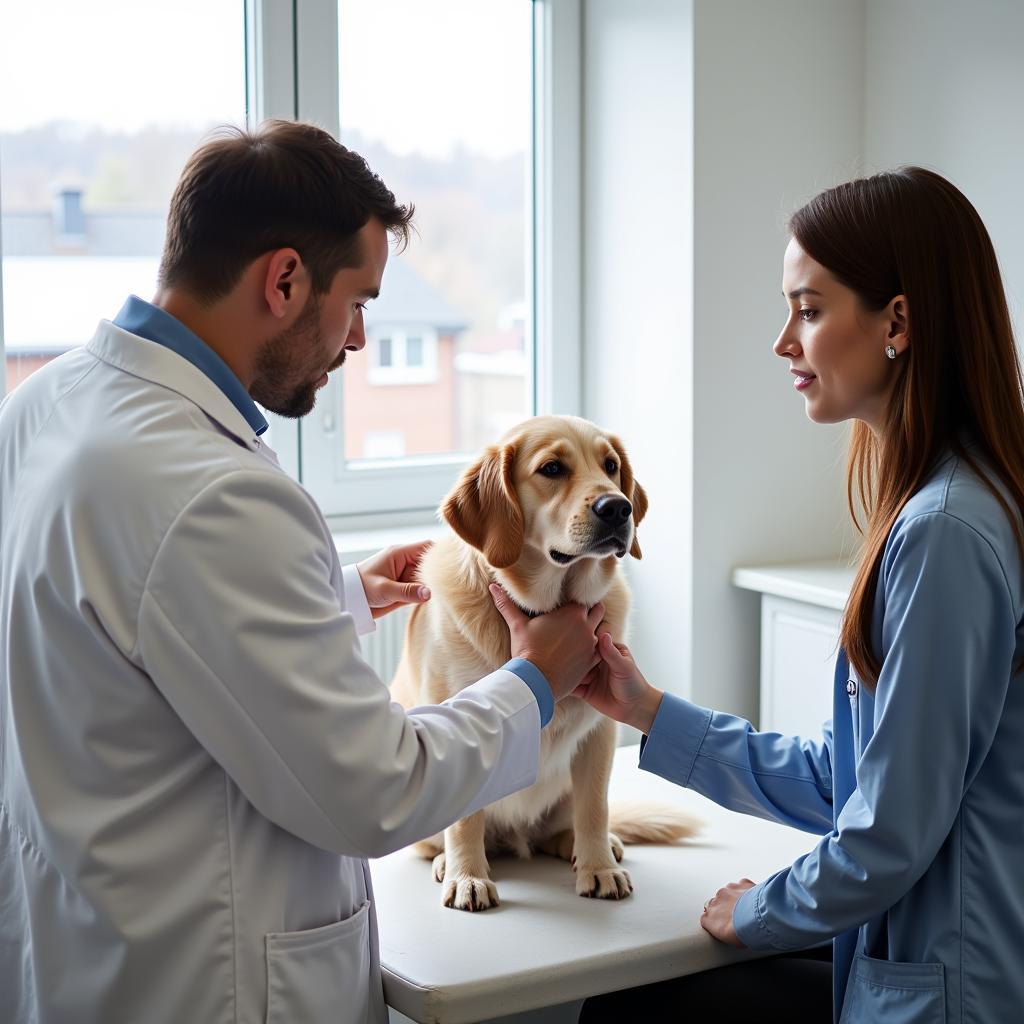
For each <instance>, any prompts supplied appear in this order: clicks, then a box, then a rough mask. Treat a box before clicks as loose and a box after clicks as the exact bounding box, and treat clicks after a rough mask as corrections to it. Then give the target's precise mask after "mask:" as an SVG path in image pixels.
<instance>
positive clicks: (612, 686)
mask: <svg viewBox="0 0 1024 1024" xmlns="http://www.w3.org/2000/svg"><path fill="white" fill-rule="evenodd" d="M597 652H598V654H599V655H600V656H601V661H600V663H599V664H598V665H597V666H595V667H594V668H593V669H592V670H591V671H590V672H589V673H588V675H587V677H586V678H585V679H584V680H583V682H582V683H580V685H579V686H578V687H577V689H576V696H577V697H582V698H583V699H584V700H585V701H586V702H587V703H588V704H590V705H591V707H594V708H596V709H597V710H598V711H600V712H601V714H603V715H607V716H608V717H609V718H614V719H615V721H617V722H625V723H626V725H631V726H633V728H634V729H639V730H640V731H641V732H642V733H649V732H650V731H651V725H652V723H653V722H654V716H655V715H656V714H657V713H658V708H659V707H660V706H661V698H662V697H663V696H664V693H663V692H662V691H661V690H659V689H657V688H656V687H654V686H651V684H650V683H649V682H647V680H646V679H645V678H644V676H643V673H642V672H641V671H640V669H638V668H637V666H636V662H635V661H634V660H633V655H632V654H631V653H630V650H629V648H628V647H627V646H626V645H625V644H616V643H614V642H613V641H612V635H611V633H607V632H601V633H600V635H599V636H598V644H597Z"/></svg>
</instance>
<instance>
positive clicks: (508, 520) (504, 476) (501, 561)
mask: <svg viewBox="0 0 1024 1024" xmlns="http://www.w3.org/2000/svg"><path fill="white" fill-rule="evenodd" d="M515 461H516V448H515V445H511V444H506V445H495V446H493V447H491V448H488V449H487V451H485V452H484V454H483V455H482V456H481V457H480V458H479V459H478V460H477V461H476V462H474V463H473V465H472V466H470V467H469V468H468V469H467V470H466V471H465V472H464V473H463V474H462V476H461V478H460V479H459V482H458V483H457V484H456V485H455V488H454V489H453V490H452V492H451V493H450V494H449V495H448V497H447V498H445V500H444V503H443V504H442V505H441V515H442V516H444V519H445V521H446V522H447V523H448V525H449V526H450V527H451V528H452V529H453V530H454V531H455V532H456V533H457V534H458V535H459V536H460V537H461V538H462V539H463V540H464V541H465V542H466V543H467V544H469V545H471V546H472V547H474V548H476V549H477V550H478V551H481V552H483V556H484V558H486V559H487V561H488V562H489V563H490V564H491V565H492V566H494V568H495V569H507V568H508V567H509V566H510V565H513V564H514V563H516V562H518V561H519V556H520V555H521V554H522V553H523V510H522V508H521V507H520V505H519V499H518V498H517V497H516V492H515V487H514V486H513V481H512V471H513V468H514V466H515Z"/></svg>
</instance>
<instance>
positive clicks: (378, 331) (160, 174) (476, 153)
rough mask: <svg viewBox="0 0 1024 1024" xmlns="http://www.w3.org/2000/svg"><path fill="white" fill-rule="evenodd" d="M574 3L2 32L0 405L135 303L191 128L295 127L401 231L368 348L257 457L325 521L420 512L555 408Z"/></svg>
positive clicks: (253, 8) (70, 18) (573, 367)
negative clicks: (386, 207) (513, 431)
mask: <svg viewBox="0 0 1024 1024" xmlns="http://www.w3.org/2000/svg"><path fill="white" fill-rule="evenodd" d="M579 2H580V0H486V2H481V0H431V2H429V3H428V2H424V0H179V2H178V3H176V4H175V5H174V6H173V10H172V9H171V8H169V7H168V6H167V3H166V0H91V2H89V3H80V2H78V0H51V2H49V3H47V4H41V5H35V6H32V5H29V6H27V7H23V8H20V9H19V12H18V17H17V18H15V19H8V21H7V23H6V24H5V26H4V30H3V33H2V34H0V97H3V102H0V214H2V217H0V246H2V249H0V253H2V276H0V285H2V290H0V298H2V304H0V313H2V315H0V328H2V330H0V355H2V357H3V358H2V359H0V367H2V368H3V369H4V370H5V371H6V387H7V389H11V388H14V387H17V386H18V384H19V383H20V382H21V381H22V380H24V379H25V377H26V376H27V375H28V374H30V373H31V372H33V371H34V370H35V369H37V368H38V367H39V366H41V365H43V364H44V363H45V362H46V361H47V360H49V359H52V358H54V357H55V356H57V355H59V354H60V353H61V352H63V351H66V350H67V349H69V348H71V347H73V346H75V345H80V344H83V343H84V342H86V341H87V340H88V339H89V338H90V337H91V336H92V333H93V331H94V330H95V327H96V323H97V321H98V320H99V319H100V318H102V317H108V318H109V317H112V316H114V315H115V314H116V312H117V310H118V309H119V308H120V305H121V303H122V302H123V301H124V299H125V297H126V296H127V295H128V294H130V293H135V294H138V295H140V296H142V297H143V298H146V299H148V298H150V297H151V296H152V295H153V293H154V290H155V283H156V269H157V264H158V259H159V255H160V251H161V248H162V244H163V236H164V230H165V218H166V212H167V204H168V201H169V198H170V195H171V192H172V190H173V188H174V184H175V182H176V180H177V177H178V175H179V173H180V171H181V168H182V166H183V165H184V162H185V159H186V158H187V156H188V155H189V153H190V152H191V151H192V150H193V149H194V148H195V146H196V145H197V144H198V143H199V142H200V140H201V139H202V138H203V136H204V135H205V134H206V133H207V131H208V130H209V129H210V128H212V127H214V126H216V125H218V124H223V123H231V124H242V123H244V122H245V121H246V120H247V119H248V121H249V123H255V122H258V121H260V120H262V119H264V118H266V117H283V118H300V119H303V120H310V121H313V122H315V123H318V124H320V125H322V126H323V127H325V128H327V129H328V130H330V131H331V132H332V133H335V134H337V135H338V137H339V138H340V139H341V141H342V142H343V143H344V144H346V145H348V146H349V147H351V148H353V149H355V150H357V151H359V152H360V153H362V154H363V155H364V156H365V157H366V158H367V160H368V161H369V163H370V165H371V166H372V167H373V168H374V169H375V170H376V171H377V172H378V173H379V174H380V175H381V177H382V178H383V179H384V181H385V182H386V183H387V184H388V185H389V186H390V187H391V188H392V190H393V191H394V192H395V193H396V195H397V196H398V198H399V199H400V200H401V201H402V202H412V203H414V204H415V206H416V210H417V215H416V228H417V230H416V232H415V233H414V235H413V237H412V240H411V243H410V245H409V247H408V249H407V250H406V251H405V252H403V253H401V254H393V255H392V256H391V258H390V260H389V263H388V268H387V271H386V273H385V277H384V282H383V289H382V293H381V296H380V298H379V299H378V300H377V301H375V302H373V303H372V304H371V306H370V308H369V311H368V314H367V317H366V324H367V333H368V344H367V348H366V351H365V352H362V353H360V354H358V355H357V356H354V357H352V358H350V359H349V360H348V362H347V363H346V366H345V368H344V370H342V371H341V372H340V373H338V374H335V378H336V379H334V380H332V381H331V384H330V385H329V386H328V387H327V388H325V389H324V390H323V391H321V392H320V396H319V400H318V403H317V407H316V408H315V409H314V411H313V412H312V413H311V414H310V415H309V416H308V417H306V418H305V419H304V420H303V421H301V422H300V423H296V422H295V421H286V420H283V419H280V418H279V417H275V416H271V417H269V419H270V421H271V432H270V435H269V440H270V443H271V444H272V445H273V446H274V448H275V449H276V450H277V451H278V454H279V456H280V458H281V462H282V465H283V466H284V467H285V468H286V469H287V470H288V471H289V472H291V473H293V474H294V475H296V476H297V477H299V478H300V479H301V480H302V482H303V483H304V484H305V485H306V486H307V487H309V488H310V489H311V491H312V492H313V493H314V495H315V496H316V497H317V499H318V501H319V502H320V504H321V505H322V507H323V508H324V509H325V511H326V512H327V513H328V514H329V515H335V516H352V515H360V514H362V515H372V516H373V517H374V520H373V521H374V522H377V521H378V519H377V518H376V517H377V516H378V515H379V514H380V513H389V512H402V511H416V510H418V511H419V512H421V513H427V514H429V512H430V510H432V509H434V508H436V506H437V504H438V502H439V500H440V498H441V497H442V496H443V494H444V492H445V490H447V488H448V487H449V486H450V485H451V483H452V482H453V480H454V478H455V476H456V475H457V473H458V472H459V469H460V467H461V466H462V465H464V464H465V463H466V461H467V460H468V459H469V458H470V457H471V455H472V454H473V453H475V452H477V451H478V450H479V449H480V448H481V447H482V446H484V445H486V444H488V443H491V442H493V441H495V440H496V439H497V438H498V437H499V436H500V435H501V433H502V432H504V431H505V430H506V429H507V428H508V427H510V426H512V425H513V424H515V423H516V422H518V421H520V420H521V419H523V418H525V417H526V416H529V415H531V414H532V413H534V412H536V411H557V412H576V411H578V387H579V349H578V327H579V324H578V316H579V267H578V263H579V233H578V215H579V175H578V133H579V124H578V112H579V91H578V90H579V59H578V57H579V54H578V46H579ZM556 39H560V40H561V42H560V43H556V42H555V40H556ZM12 98H16V100H14V99H12ZM556 339H557V344H556ZM0 384H2V381H0Z"/></svg>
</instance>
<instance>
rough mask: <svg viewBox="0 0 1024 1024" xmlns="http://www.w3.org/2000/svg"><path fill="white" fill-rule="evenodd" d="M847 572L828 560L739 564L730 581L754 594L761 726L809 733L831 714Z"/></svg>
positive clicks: (814, 733) (818, 731) (816, 730)
mask: <svg viewBox="0 0 1024 1024" xmlns="http://www.w3.org/2000/svg"><path fill="white" fill-rule="evenodd" d="M853 576H854V570H853V569H851V568H849V567H847V566H844V565H842V564H840V563H836V562H808V563H803V564H799V565H782V566H767V567H765V566H758V567H751V568H740V569H737V570H735V572H734V573H733V583H734V584H735V585H736V586H738V587H742V588H743V589H745V590H754V591H756V592H758V593H760V594H761V694H760V702H759V704H760V722H759V726H758V727H759V728H760V729H761V730H762V731H763V732H769V731H770V732H781V733H786V734H787V735H795V736H804V737H809V738H813V737H817V736H820V735H821V725H822V723H823V722H825V721H827V720H828V719H829V718H831V717H832V675H833V671H834V669H835V661H836V654H837V652H838V649H839V626H840V622H841V620H842V614H843V608H844V607H845V605H846V598H847V595H848V594H849V591H850V585H851V583H852V582H853Z"/></svg>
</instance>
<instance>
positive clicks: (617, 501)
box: [591, 494, 633, 526]
mask: <svg viewBox="0 0 1024 1024" xmlns="http://www.w3.org/2000/svg"><path fill="white" fill-rule="evenodd" d="M591 508H592V509H593V510H594V515H595V516H597V518H598V519H600V520H601V521H602V522H604V523H610V524H611V525H612V526H617V525H618V524H619V523H624V522H625V521H626V520H627V519H628V518H629V517H630V516H631V515H632V514H633V506H632V505H630V503H629V502H628V501H627V500H626V499H625V498H623V497H622V496H621V495H618V494H602V495H601V497H600V498H598V499H597V501H595V502H594V504H593V505H591Z"/></svg>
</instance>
